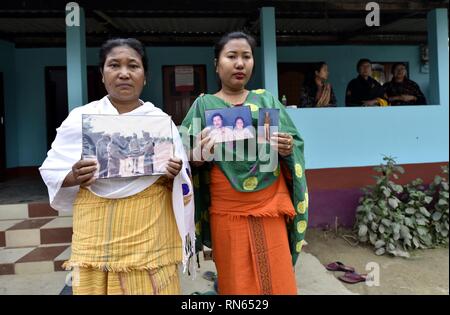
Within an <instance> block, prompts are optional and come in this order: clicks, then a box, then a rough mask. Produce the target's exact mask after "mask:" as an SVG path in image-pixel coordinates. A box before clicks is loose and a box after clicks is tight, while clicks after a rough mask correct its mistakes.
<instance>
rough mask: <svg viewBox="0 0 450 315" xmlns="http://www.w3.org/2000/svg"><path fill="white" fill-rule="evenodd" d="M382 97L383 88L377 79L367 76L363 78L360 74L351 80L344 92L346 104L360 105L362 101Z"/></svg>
mask: <svg viewBox="0 0 450 315" xmlns="http://www.w3.org/2000/svg"><path fill="white" fill-rule="evenodd" d="M378 97H384V89H383V87H382V86H381V84H380V83H378V81H377V80H375V79H374V78H372V77H368V78H367V80H365V79H364V78H363V77H362V76H358V77H357V78H355V79H353V80H351V81H350V82H349V83H348V85H347V90H346V92H345V105H346V106H362V105H363V102H364V101H368V100H373V99H376V98H378Z"/></svg>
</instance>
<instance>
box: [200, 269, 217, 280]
mask: <svg viewBox="0 0 450 315" xmlns="http://www.w3.org/2000/svg"><path fill="white" fill-rule="evenodd" d="M202 277H203V279H205V280H208V281H216V280H217V275H216V273H215V272H212V271H206V272H205V273H204V274H203V276H202Z"/></svg>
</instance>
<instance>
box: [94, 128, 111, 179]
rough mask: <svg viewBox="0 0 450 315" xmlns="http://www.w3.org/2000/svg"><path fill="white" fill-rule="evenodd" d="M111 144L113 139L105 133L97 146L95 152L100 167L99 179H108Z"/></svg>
mask: <svg viewBox="0 0 450 315" xmlns="http://www.w3.org/2000/svg"><path fill="white" fill-rule="evenodd" d="M110 142H111V137H110V136H109V135H108V134H106V133H105V134H103V135H102V137H101V138H100V139H99V140H98V141H97V143H96V145H95V150H96V151H95V152H96V157H97V161H98V165H99V172H98V177H99V178H103V177H108V144H109V143H110Z"/></svg>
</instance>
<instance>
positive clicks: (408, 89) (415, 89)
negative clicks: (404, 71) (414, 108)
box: [383, 78, 427, 105]
mask: <svg viewBox="0 0 450 315" xmlns="http://www.w3.org/2000/svg"><path fill="white" fill-rule="evenodd" d="M383 88H384V89H385V91H386V95H387V96H388V97H393V96H400V95H402V94H406V95H413V96H415V97H416V100H415V101H410V102H405V101H400V100H395V101H394V100H391V101H390V103H391V105H426V104H427V100H426V99H425V95H423V93H422V91H421V90H420V87H419V85H417V83H416V82H414V81H412V80H409V79H407V78H405V79H404V80H403V82H395V81H394V80H392V81H389V82H386V83H385V84H384V85H383Z"/></svg>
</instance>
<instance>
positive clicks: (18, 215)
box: [0, 202, 71, 221]
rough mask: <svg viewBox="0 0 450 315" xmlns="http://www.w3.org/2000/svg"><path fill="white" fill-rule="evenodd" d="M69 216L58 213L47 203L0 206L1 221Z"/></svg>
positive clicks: (68, 214) (64, 213)
mask: <svg viewBox="0 0 450 315" xmlns="http://www.w3.org/2000/svg"><path fill="white" fill-rule="evenodd" d="M60 216H61V217H63V216H71V214H70V213H67V212H58V211H56V210H54V209H53V208H52V207H50V204H49V203H39V202H38V203H36V202H35V203H18V204H6V205H0V221H1V220H25V219H33V218H42V217H60Z"/></svg>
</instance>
